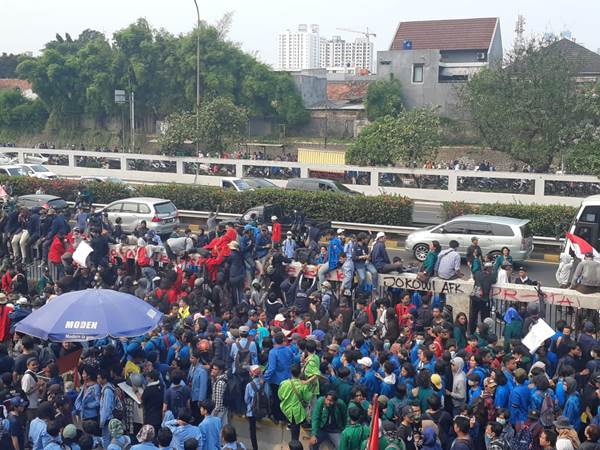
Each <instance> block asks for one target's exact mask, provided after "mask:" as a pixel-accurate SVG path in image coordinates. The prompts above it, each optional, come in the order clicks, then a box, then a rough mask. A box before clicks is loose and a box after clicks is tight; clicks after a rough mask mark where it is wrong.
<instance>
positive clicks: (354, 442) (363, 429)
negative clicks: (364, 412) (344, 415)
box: [338, 406, 369, 450]
mask: <svg viewBox="0 0 600 450" xmlns="http://www.w3.org/2000/svg"><path fill="white" fill-rule="evenodd" d="M348 418H349V419H350V424H349V425H347V426H346V428H344V431H342V437H341V438H340V446H339V448H338V450H354V449H357V448H360V446H361V444H362V442H363V441H364V440H365V439H367V438H368V437H369V427H368V426H367V425H365V424H363V423H361V411H360V410H359V409H358V408H356V407H354V406H353V407H351V408H348Z"/></svg>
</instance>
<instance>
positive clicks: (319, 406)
mask: <svg viewBox="0 0 600 450" xmlns="http://www.w3.org/2000/svg"><path fill="white" fill-rule="evenodd" d="M280 389H281V388H280ZM331 408H333V411H332V414H333V418H334V420H335V423H336V424H337V425H338V426H339V428H340V430H343V429H344V427H345V426H346V404H345V403H344V402H343V401H342V400H340V399H338V400H337V402H336V403H335V405H333V406H331ZM329 409H330V408H327V407H325V397H319V398H318V399H317V401H316V402H315V404H314V406H313V410H312V424H311V429H310V435H311V436H316V435H317V433H318V432H319V430H321V429H322V428H324V427H325V425H326V422H327V417H328V416H329Z"/></svg>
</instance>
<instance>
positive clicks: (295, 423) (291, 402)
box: [277, 364, 312, 440]
mask: <svg viewBox="0 0 600 450" xmlns="http://www.w3.org/2000/svg"><path fill="white" fill-rule="evenodd" d="M291 372H292V378H291V379H287V380H284V381H282V382H281V384H280V385H279V389H278V391H277V395H278V396H279V401H280V405H279V406H280V408H281V412H282V413H283V414H284V415H285V417H286V418H287V420H288V421H289V422H290V425H291V433H292V440H298V439H299V438H300V424H301V423H302V422H304V421H305V420H306V417H307V415H308V414H307V411H306V409H307V407H308V404H309V402H310V400H311V399H312V391H311V389H310V387H309V386H308V384H306V383H304V382H303V381H302V380H300V366H299V365H298V364H294V365H293V366H292V369H291Z"/></svg>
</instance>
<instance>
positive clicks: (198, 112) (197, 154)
mask: <svg viewBox="0 0 600 450" xmlns="http://www.w3.org/2000/svg"><path fill="white" fill-rule="evenodd" d="M194 5H195V6H196V16H197V19H198V22H197V23H196V158H198V162H197V163H196V176H195V179H194V183H196V181H197V179H198V175H199V172H200V141H199V140H198V130H199V128H200V9H199V8H198V1H197V0H194Z"/></svg>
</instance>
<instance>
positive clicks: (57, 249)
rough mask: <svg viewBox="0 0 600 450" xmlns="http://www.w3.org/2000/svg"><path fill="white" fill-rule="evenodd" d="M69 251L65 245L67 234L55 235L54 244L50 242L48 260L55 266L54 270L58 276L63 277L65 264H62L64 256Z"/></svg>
mask: <svg viewBox="0 0 600 450" xmlns="http://www.w3.org/2000/svg"><path fill="white" fill-rule="evenodd" d="M66 251H67V248H66V245H65V235H64V234H57V235H56V236H54V239H53V240H52V244H50V250H49V251H48V262H49V263H50V264H51V266H53V267H54V272H53V273H56V274H57V278H56V279H59V278H61V277H62V274H63V264H62V256H63V255H64V254H65V252H66Z"/></svg>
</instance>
